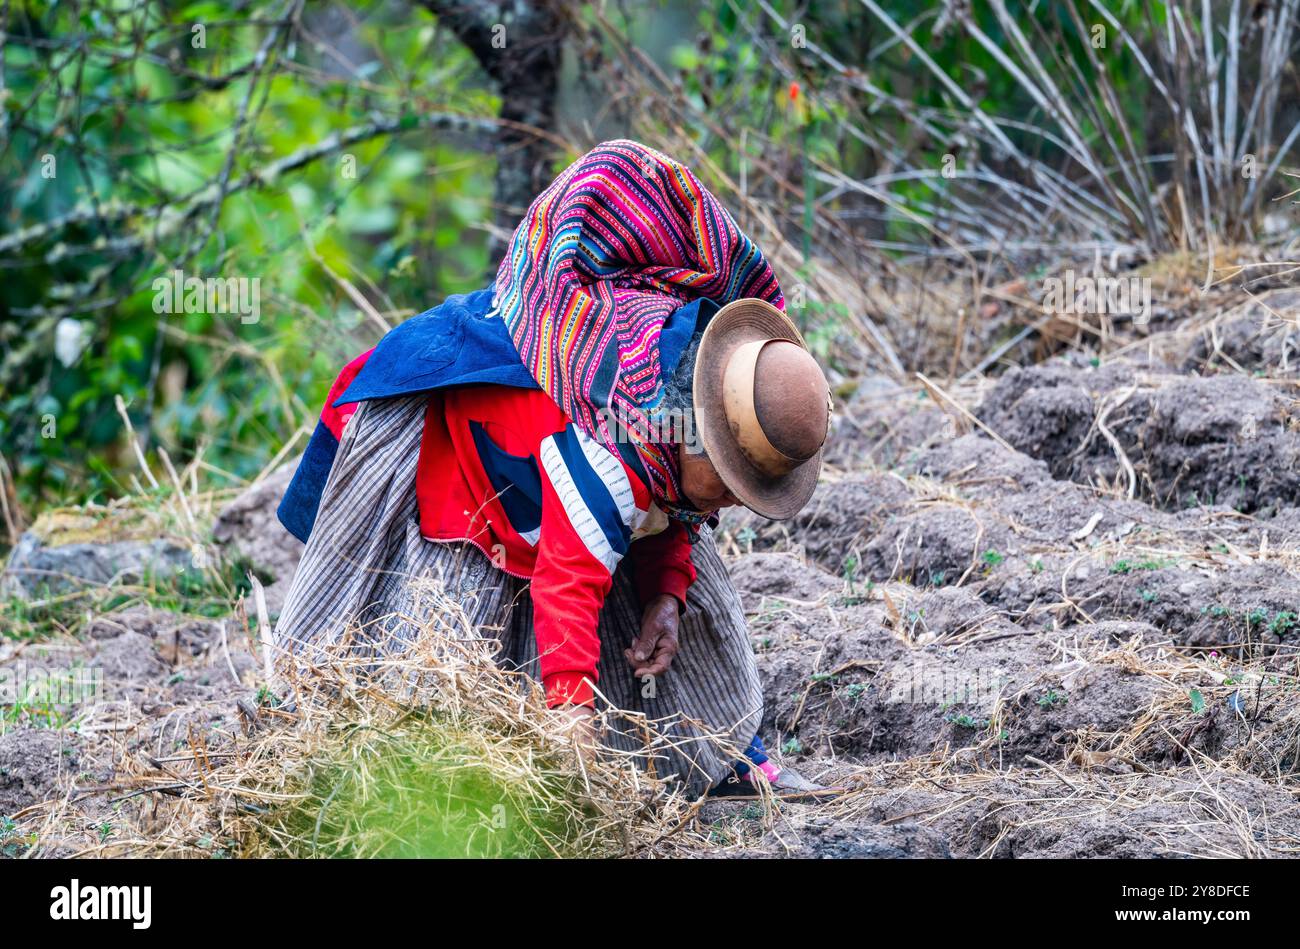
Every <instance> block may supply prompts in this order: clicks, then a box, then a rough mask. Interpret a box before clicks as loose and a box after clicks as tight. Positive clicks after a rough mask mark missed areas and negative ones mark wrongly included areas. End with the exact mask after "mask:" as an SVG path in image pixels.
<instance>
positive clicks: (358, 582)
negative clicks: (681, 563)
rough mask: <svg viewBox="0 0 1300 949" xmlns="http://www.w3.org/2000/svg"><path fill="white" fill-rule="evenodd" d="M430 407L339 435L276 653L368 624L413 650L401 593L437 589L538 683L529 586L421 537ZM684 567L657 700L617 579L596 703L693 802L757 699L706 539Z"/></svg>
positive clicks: (409, 597)
mask: <svg viewBox="0 0 1300 949" xmlns="http://www.w3.org/2000/svg"><path fill="white" fill-rule="evenodd" d="M425 405H426V398H425V397H422V396H417V397H409V398H397V399H386V400H382V401H377V402H366V403H362V405H361V406H360V408H359V409H358V411H357V414H356V415H355V416H354V417H353V418H352V420H351V422H350V424H349V425H348V426H347V428H346V429H345V432H344V436H343V439H342V441H341V443H340V444H339V449H338V454H337V455H336V456H335V459H334V466H333V468H332V469H331V471H330V475H329V479H328V481H327V483H326V486H325V491H324V494H323V495H322V497H321V504H320V511H319V513H318V515H317V518H316V523H315V526H314V528H313V530H312V535H311V539H310V540H309V542H308V544H307V548H306V550H305V551H304V553H303V557H302V561H301V563H300V564H299V567H298V571H297V573H296V575H295V576H294V580H293V587H292V589H291V590H290V591H289V595H288V597H287V599H286V601H285V605H284V609H283V610H282V611H281V613H280V617H279V621H278V623H277V625H276V630H275V634H276V643H277V645H278V646H279V647H280V648H281V649H282V650H285V651H288V652H291V653H297V654H302V653H303V651H304V650H308V651H310V650H311V649H312V648H313V647H317V646H324V647H328V646H330V645H332V644H335V643H337V642H339V641H340V639H342V638H343V637H344V636H345V635H346V636H350V637H353V638H354V639H355V638H357V637H361V638H364V637H365V636H366V631H367V630H368V629H370V630H374V629H376V628H377V627H376V624H384V626H383V630H384V638H385V641H386V642H392V641H397V642H399V643H400V642H409V641H411V640H412V639H413V638H414V635H415V633H416V631H417V630H416V629H415V628H410V629H403V628H401V624H403V623H405V624H406V625H407V626H411V627H414V623H412V622H411V621H410V620H409V619H408V620H403V619H402V617H412V616H415V615H418V614H417V613H416V612H415V610H414V608H413V607H414V602H415V598H416V597H417V596H418V593H417V591H415V590H413V589H412V588H411V583H410V581H411V580H412V579H413V578H432V579H436V580H437V581H438V582H440V583H441V585H442V588H443V590H444V591H445V592H446V593H448V594H449V595H451V596H453V597H455V599H456V600H457V602H458V603H460V605H461V606H462V608H463V609H464V610H465V612H466V613H467V615H468V616H469V618H470V620H471V621H472V622H473V624H474V625H475V627H476V628H477V629H478V630H479V631H480V635H483V636H491V637H493V638H495V639H497V640H499V641H500V650H499V651H498V652H497V654H496V657H497V661H498V662H499V663H500V664H502V665H503V666H504V667H506V668H509V669H517V670H522V671H524V672H527V673H528V674H530V675H531V676H533V677H534V678H536V677H537V675H538V671H537V670H538V662H537V644H536V640H535V638H534V636H533V611H532V603H531V600H530V598H529V591H528V581H527V580H522V579H519V578H517V577H513V576H510V575H509V574H506V573H504V572H502V571H500V570H497V569H496V568H495V567H494V566H493V565H492V563H491V561H490V560H489V559H488V558H487V557H486V556H485V555H484V554H483V553H482V552H481V551H480V550H479V549H478V548H477V547H475V546H474V545H473V544H470V543H452V544H446V543H433V542H431V541H428V540H425V539H424V537H423V536H422V535H421V534H420V527H419V517H418V513H417V509H416V492H415V477H416V463H417V461H418V458H419V449H420V436H421V433H422V431H423V425H424V410H425ZM692 561H693V562H694V564H695V569H696V572H697V579H696V582H695V583H694V584H693V585H692V586H691V588H690V591H689V593H688V594H687V604H686V611H685V613H684V614H683V616H682V621H681V630H680V637H679V639H680V648H679V651H678V653H677V656H676V658H675V659H674V660H673V664H672V667H671V668H670V669H669V671H668V672H667V673H666V674H665V675H663V676H660V677H658V679H657V680H656V681H655V683H654V688H653V689H647V688H645V686H644V685H643V683H642V682H641V681H640V680H638V679H636V678H635V677H634V675H633V672H632V668H631V667H630V666H629V665H628V662H627V659H626V658H625V657H624V655H623V651H624V650H625V649H626V648H628V646H630V645H631V642H632V640H633V639H634V638H635V637H636V636H637V634H638V633H639V631H640V626H641V606H640V603H639V600H638V597H637V594H636V590H635V587H634V585H633V583H632V581H631V578H630V577H629V576H627V574H626V571H624V570H623V569H622V568H619V569H618V570H616V571H615V574H614V584H613V588H612V589H611V590H610V593H609V595H608V596H607V597H606V599H605V603H604V606H603V607H602V610H601V615H600V628H599V634H600V665H599V668H598V670H597V671H598V676H599V683H598V690H599V693H600V696H599V697H598V699H597V703H598V705H600V706H601V707H602V710H604V711H607V712H609V715H608V716H607V719H608V721H609V722H610V727H609V728H608V729H607V730H606V732H605V737H604V741H605V743H606V744H607V745H609V746H610V747H613V748H616V749H617V750H619V751H622V752H631V753H634V754H637V755H639V756H644V757H642V759H641V760H642V761H643V763H644V765H645V766H646V767H647V768H649V767H651V766H653V770H654V773H655V774H656V775H658V776H660V777H667V778H670V779H674V780H677V781H679V782H680V783H681V786H682V788H683V789H684V791H685V792H686V793H689V794H691V795H697V794H699V793H701V792H703V791H704V790H707V789H708V788H709V787H711V786H712V785H713V784H716V783H717V782H718V781H720V780H722V779H723V778H724V777H726V776H727V775H728V774H730V772H731V768H732V765H733V763H734V762H735V761H736V759H737V758H738V757H739V754H740V751H741V750H743V749H745V748H746V746H748V744H749V742H750V739H751V738H753V737H754V735H755V734H756V733H757V731H758V725H759V722H760V720H761V718H762V704H763V698H762V690H761V687H760V685H759V680H758V671H757V669H756V667H755V663H754V654H753V647H752V645H751V643H750V639H749V633H748V628H747V627H746V625H745V617H744V611H743V609H742V607H741V604H740V599H739V597H738V596H737V594H736V591H735V588H734V587H733V586H732V584H731V580H730V578H729V577H728V576H727V570H726V567H725V566H724V565H723V563H722V561H721V559H720V558H719V556H718V552H717V550H716V548H715V547H714V544H713V540H712V538H711V537H710V536H709V534H708V531H707V529H706V530H705V532H704V534H703V536H702V537H701V539H700V541H699V542H698V543H697V544H696V545H695V547H694V548H693V550H692ZM394 624H397V627H396V628H394ZM650 693H653V694H650ZM605 706H608V707H607V708H606V707H605ZM620 712H630V713H633V714H634V715H636V716H638V717H639V716H644V717H645V718H647V719H651V720H653V721H655V722H657V725H656V728H657V731H658V732H659V734H658V736H657V740H656V741H655V751H654V752H653V753H651V752H649V751H648V750H647V748H646V746H645V738H644V728H643V727H642V726H641V725H640V724H634V723H633V721H632V719H631V718H624V717H623V716H622V715H620V714H619V713H620ZM664 749H668V750H664ZM650 759H653V761H651V760H650Z"/></svg>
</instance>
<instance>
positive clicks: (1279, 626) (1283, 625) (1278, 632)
mask: <svg viewBox="0 0 1300 949" xmlns="http://www.w3.org/2000/svg"><path fill="white" fill-rule="evenodd" d="M1295 624H1296V615H1295V614H1294V613H1291V612H1289V611H1283V612H1281V613H1278V614H1276V615H1275V616H1274V617H1273V618H1272V619H1271V620H1269V623H1268V631H1269V632H1270V633H1272V634H1273V635H1274V636H1277V637H1278V638H1281V637H1282V636H1285V635H1286V634H1287V633H1289V632H1290V631H1291V630H1292V629H1293V628H1294V627H1295Z"/></svg>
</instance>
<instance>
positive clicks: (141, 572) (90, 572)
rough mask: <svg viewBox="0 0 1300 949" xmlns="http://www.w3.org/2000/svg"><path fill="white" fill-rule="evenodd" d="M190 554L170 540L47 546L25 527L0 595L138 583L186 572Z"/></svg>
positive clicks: (6, 568) (31, 593)
mask: <svg viewBox="0 0 1300 949" xmlns="http://www.w3.org/2000/svg"><path fill="white" fill-rule="evenodd" d="M191 561H192V553H191V551H190V549H189V548H188V547H184V546H182V545H181V544H178V543H176V542H174V541H170V540H165V539H156V540H150V541H143V540H122V541H114V542H111V543H105V544H88V543H80V544H64V545H61V546H47V545H46V543H45V542H44V541H43V540H41V538H40V537H39V536H37V535H36V534H35V533H32V532H31V531H28V532H26V533H24V534H23V535H22V537H20V538H19V539H18V544H17V546H15V547H14V549H13V552H12V553H11V554H10V555H9V562H8V564H7V565H6V566H5V570H4V575H3V577H2V578H0V595H5V596H22V597H33V596H38V595H45V594H46V593H49V594H57V593H63V592H67V591H69V590H75V589H79V588H81V587H84V586H91V585H100V586H103V585H109V584H113V583H139V582H141V581H142V580H144V579H145V577H146V576H148V577H153V578H159V579H162V578H167V577H172V576H175V575H176V574H179V573H181V572H182V571H184V570H186V569H187V568H188V567H189V566H190V564H191Z"/></svg>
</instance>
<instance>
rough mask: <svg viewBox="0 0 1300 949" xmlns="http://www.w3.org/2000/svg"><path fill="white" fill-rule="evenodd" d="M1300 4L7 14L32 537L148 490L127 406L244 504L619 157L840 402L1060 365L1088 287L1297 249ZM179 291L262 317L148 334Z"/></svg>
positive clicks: (3, 186)
mask: <svg viewBox="0 0 1300 949" xmlns="http://www.w3.org/2000/svg"><path fill="white" fill-rule="evenodd" d="M1298 4H1300V0H1267V2H1249V3H1243V2H1239V0H1227V2H1219V0H1215V2H1210V0H1205V2H1200V0H1197V2H1183V3H1172V4H1166V3H1156V2H1150V0H1107V2H1106V3H1101V2H1093V0H1067V2H1042V0H1034V2H1029V3H1010V2H1003V0H969V2H961V0H958V2H948V0H944V2H939V0H935V2H926V3H920V4H918V3H915V2H903V0H828V2H818V3H816V4H812V3H792V2H784V0H756V2H743V3H742V2H733V0H707V2H703V3H700V2H676V0H673V2H663V3H651V2H645V3H642V2H600V3H591V4H577V3H560V2H559V0H538V2H528V0H519V2H505V3H474V2H471V0H461V2H448V3H443V2H437V0H424V2H403V0H376V2H367V0H355V2H347V3H343V2H314V3H305V2H303V0H272V2H260V0H231V2H214V0H211V2H197V3H184V2H151V0H144V2H141V0H80V2H36V0H30V2H28V0H16V2H10V3H7V4H5V5H4V8H3V17H4V22H3V25H2V28H3V31H4V41H3V47H2V51H0V56H2V58H3V61H2V63H0V75H2V76H3V87H2V88H0V96H3V108H2V109H0V122H2V123H3V124H2V125H0V214H2V218H0V219H2V220H3V226H2V227H0V266H2V267H3V270H4V273H3V277H0V287H2V288H3V289H2V290H0V344H2V345H3V354H2V355H0V478H3V481H4V484H3V490H2V491H0V498H3V500H4V502H5V504H4V515H5V523H4V525H2V527H3V529H4V533H5V534H8V539H9V540H10V542H12V537H13V536H15V533H14V532H15V531H17V530H18V529H20V528H21V526H22V524H23V522H24V520H30V518H31V517H32V516H33V515H34V514H35V512H37V511H38V510H40V509H41V508H42V507H44V506H48V505H50V504H53V503H66V502H71V501H80V500H85V499H100V500H103V499H105V498H110V497H114V496H118V495H121V494H125V493H129V492H131V491H132V490H133V484H132V477H133V476H132V474H131V472H133V471H137V470H138V469H137V467H136V463H135V461H134V458H133V451H132V447H131V444H130V442H129V441H128V435H127V433H126V430H125V427H124V425H123V421H122V418H121V416H120V414H119V412H118V410H117V408H116V400H117V398H118V397H120V398H121V399H122V400H123V402H124V404H125V406H126V410H127V413H128V414H129V417H130V419H131V420H132V423H133V426H134V428H135V431H136V433H137V435H138V437H139V438H140V441H141V444H142V446H143V449H144V451H145V452H146V453H147V454H153V453H155V452H157V451H158V449H160V448H161V449H165V450H166V451H167V452H168V453H169V454H170V455H171V456H172V457H175V458H184V459H186V460H187V461H189V460H192V459H195V458H198V459H200V461H199V465H198V467H199V468H200V469H201V470H203V471H204V472H206V473H207V474H208V475H210V476H211V478H212V479H213V484H214V485H216V486H234V485H238V484H241V483H243V482H245V481H247V480H249V479H251V478H253V477H255V476H256V475H257V474H258V473H259V472H261V471H263V470H264V469H266V468H267V466H268V465H271V464H273V463H275V462H277V461H279V460H282V459H284V458H288V457H292V455H293V454H294V452H295V449H297V448H300V447H301V446H302V444H303V442H304V436H305V434H306V433H307V432H309V430H310V427H311V425H312V424H313V422H314V417H315V415H316V413H317V412H318V411H319V407H320V403H321V400H322V399H323V397H324V394H325V392H326V390H327V388H328V386H329V383H330V381H331V380H332V379H333V376H334V375H335V373H336V372H337V371H338V369H339V367H340V366H341V364H342V363H343V362H344V361H345V360H346V359H348V358H350V357H351V356H353V355H355V354H356V353H357V352H359V351H360V350H361V349H364V348H367V347H369V346H371V345H373V344H374V343H375V342H376V341H377V340H378V338H379V337H380V336H381V335H382V333H383V331H384V329H385V327H389V326H392V325H395V324H396V323H397V322H400V321H401V320H402V319H405V318H407V317H409V316H411V315H413V314H415V313H418V312H421V311H422V310H424V309H427V308H428V307H430V306H433V305H436V304H437V303H439V302H440V301H441V300H442V299H443V298H444V297H446V296H447V295H448V294H450V293H456V292H463V291H467V290H472V289H475V288H477V287H480V286H483V285H485V284H486V283H487V282H488V281H489V280H490V277H491V275H492V274H493V273H494V271H495V266H496V264H497V262H498V259H499V254H500V250H501V248H502V246H503V242H504V241H505V240H506V239H507V238H508V235H509V232H510V229H511V227H512V226H513V222H514V221H516V220H517V219H518V218H519V216H520V215H521V214H522V212H523V210H524V208H525V207H526V205H527V203H528V201H529V200H530V198H531V197H532V196H533V195H535V194H536V193H537V191H539V190H540V189H541V188H542V187H544V186H545V184H546V183H547V182H549V180H550V179H551V177H552V176H553V175H554V174H555V172H556V171H558V170H559V169H560V168H562V167H563V166H564V165H565V164H567V163H568V162H570V161H571V160H573V159H574V158H575V157H577V156H578V155H579V154H581V153H582V152H583V151H584V150H585V149H586V148H588V147H590V146H591V145H593V144H595V143H596V142H598V141H600V140H602V139H607V138H612V137H622V136H627V137H634V138H638V139H641V140H643V141H646V142H648V143H649V144H652V145H655V146H657V147H660V148H662V149H663V150H665V151H667V152H668V153H669V154H672V155H673V156H674V157H677V158H679V159H680V160H682V161H684V162H686V163H687V164H689V165H690V166H691V167H692V168H694V170H695V171H696V173H697V174H698V175H699V176H700V177H701V178H702V180H704V182H705V183H706V184H707V185H709V186H710V187H711V188H713V189H715V191H716V192H717V193H718V194H719V195H720V197H722V198H723V200H724V201H725V202H727V203H728V205H729V206H730V207H731V208H732V209H733V212H734V213H735V214H736V216H737V218H738V220H739V221H740V222H741V224H742V226H744V227H745V228H747V229H748V230H750V232H751V233H753V234H754V236H755V237H756V239H757V240H758V241H759V242H760V244H761V245H762V246H763V247H764V248H765V250H766V251H767V252H768V253H769V255H770V256H771V257H772V258H773V259H774V261H775V262H776V265H777V267H778V272H779V275H780V276H781V279H782V282H783V284H784V285H785V287H786V291H787V296H792V291H793V299H794V300H795V304H796V309H797V312H798V315H799V318H800V319H801V320H802V321H803V322H804V325H805V327H806V329H807V330H808V331H809V334H810V337H811V338H812V340H813V342H814V344H815V345H816V346H817V348H818V352H819V353H820V355H821V356H822V357H823V359H824V360H825V361H826V363H827V365H828V367H829V369H830V370H831V372H832V373H833V377H834V378H835V379H836V381H837V384H842V385H851V384H852V381H853V380H854V379H856V378H860V377H861V376H863V375H864V374H867V373H874V372H879V373H887V374H891V375H894V376H897V377H905V376H907V375H908V374H910V373H911V372H913V371H914V370H924V371H938V372H940V373H946V374H947V377H948V378H949V379H952V378H954V377H957V376H960V375H962V374H967V373H972V372H985V371H990V372H992V371H997V369H998V367H999V366H1000V365H1005V364H1009V363H1014V362H1016V361H1024V360H1028V359H1030V358H1033V356H1034V354H1035V352H1036V351H1037V350H1035V349H1034V346H1035V344H1036V342H1039V343H1040V342H1041V339H1040V337H1042V336H1043V333H1044V330H1043V324H1042V322H1041V320H1040V319H1039V314H1038V313H1037V312H1036V311H1035V310H1034V308H1033V306H1032V304H1033V302H1034V295H1035V294H1034V289H1033V285H1032V280H1033V279H1035V278H1039V277H1041V276H1042V275H1043V274H1045V273H1047V272H1049V271H1051V270H1053V269H1056V268H1059V267H1061V266H1064V265H1067V264H1072V263H1073V264H1078V265H1087V266H1095V267H1097V268H1102V269H1106V270H1107V271H1108V272H1123V271H1126V270H1129V269H1131V268H1134V267H1140V266H1144V265H1150V264H1151V262H1153V261H1157V260H1162V259H1169V258H1171V257H1179V255H1181V257H1182V258H1183V259H1185V260H1186V261H1187V262H1188V267H1189V268H1190V269H1191V270H1193V271H1195V272H1196V274H1197V281H1198V282H1203V285H1204V286H1205V287H1209V286H1211V285H1213V284H1214V283H1215V282H1216V281H1218V280H1219V279H1221V278H1222V276H1223V274H1222V267H1223V264H1224V262H1225V261H1229V262H1236V261H1240V260H1243V259H1248V260H1251V261H1256V262H1284V261H1286V260H1288V259H1292V260H1293V259H1295V257H1296V254H1295V247H1296V241H1297V217H1296V215H1295V214H1294V212H1293V209H1292V208H1291V202H1290V200H1289V194H1290V192H1291V191H1292V190H1294V188H1293V185H1294V182H1293V181H1292V179H1291V177H1289V176H1291V175H1294V174H1295V172H1296V151H1297V142H1296V139H1297V135H1298V134H1300V96H1298V95H1297V94H1296V93H1297V91H1298V89H1297V87H1298V85H1300V77H1298V76H1297V74H1296V68H1295V55H1294V54H1295V43H1296V38H1295V29H1294V28H1295V25H1296V16H1297V5H1298ZM1243 247H1246V248H1249V251H1242V250H1241V248H1243ZM1243 254H1244V255H1245V256H1244V257H1243ZM1233 265H1234V266H1237V264H1235V263H1234V264H1233ZM177 269H179V270H181V271H182V272H183V273H184V274H185V275H186V276H199V277H220V278H243V279H249V280H251V279H254V278H256V279H258V280H259V284H260V291H261V304H260V316H259V318H258V319H257V321H256V322H245V321H243V320H241V318H240V316H239V315H238V314H229V313H227V314H220V313H218V314H211V313H179V314H170V315H169V314H166V313H164V314H159V313H156V312H155V308H154V305H153V304H154V298H155V295H156V292H155V289H154V281H155V280H158V279H159V278H165V277H167V276H168V275H170V274H172V273H173V272H174V271H176V270H177ZM1283 272H1285V271H1283ZM1278 273H1279V271H1277V270H1270V271H1268V272H1267V273H1265V274H1264V277H1265V278H1267V279H1281V278H1279V277H1278V276H1277V274H1278ZM1017 281H1019V282H1018V283H1017ZM998 287H1003V288H1004V291H1003V292H1001V293H1000V296H998V299H1000V300H1002V301H1003V302H1007V301H1012V300H1013V299H1014V300H1018V301H1019V302H1020V303H1022V304H1025V305H1024V306H1019V307H1016V306H1004V307H1002V308H1001V310H1000V311H998V310H995V311H994V312H993V314H992V315H990V314H989V313H985V314H984V316H983V318H982V319H981V318H980V314H981V312H982V311H981V310H980V307H981V305H982V304H983V303H984V302H985V301H986V300H987V299H988V293H989V292H990V288H994V289H995V290H996V288H998ZM1006 287H1012V288H1014V289H1012V290H1005V288H1006ZM1080 332H1081V333H1083V335H1084V337H1086V332H1084V330H1080ZM1085 341H1086V340H1085ZM989 354H992V357H993V358H990V356H989ZM5 539H6V538H5V537H4V536H2V535H0V542H3V541H4V540H5Z"/></svg>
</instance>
